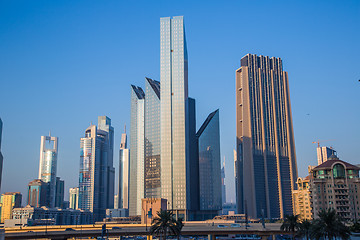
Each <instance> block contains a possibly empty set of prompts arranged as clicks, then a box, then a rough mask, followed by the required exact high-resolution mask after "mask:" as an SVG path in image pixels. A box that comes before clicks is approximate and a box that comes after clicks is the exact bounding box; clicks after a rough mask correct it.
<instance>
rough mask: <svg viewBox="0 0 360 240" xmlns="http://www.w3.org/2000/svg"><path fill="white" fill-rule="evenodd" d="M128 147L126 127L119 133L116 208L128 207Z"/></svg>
mask: <svg viewBox="0 0 360 240" xmlns="http://www.w3.org/2000/svg"><path fill="white" fill-rule="evenodd" d="M129 157H130V156H129V149H128V148H127V136H126V129H125V132H124V133H123V134H122V135H121V143H120V150H119V194H118V199H117V200H118V208H126V209H128V208H129V177H130V176H129V174H130V162H129V161H130V159H129Z"/></svg>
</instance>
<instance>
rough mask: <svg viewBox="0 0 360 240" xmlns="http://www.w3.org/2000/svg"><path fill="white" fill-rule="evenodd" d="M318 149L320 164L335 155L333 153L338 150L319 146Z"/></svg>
mask: <svg viewBox="0 0 360 240" xmlns="http://www.w3.org/2000/svg"><path fill="white" fill-rule="evenodd" d="M316 151H317V159H318V165H320V164H323V163H324V162H326V161H327V160H328V158H329V157H330V156H331V155H333V154H334V155H336V151H335V150H334V149H332V148H329V147H320V146H318V147H317V148H316Z"/></svg>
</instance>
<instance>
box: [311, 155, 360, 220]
mask: <svg viewBox="0 0 360 240" xmlns="http://www.w3.org/2000/svg"><path fill="white" fill-rule="evenodd" d="M359 170H360V168H359V167H357V166H354V165H352V164H350V163H347V162H344V161H342V160H340V159H339V158H338V157H337V156H335V155H332V156H330V157H329V158H328V160H327V161H326V162H324V163H322V164H320V165H319V166H317V167H315V168H313V169H312V170H311V171H310V196H311V205H312V214H313V218H314V219H316V218H317V217H318V213H319V211H321V210H324V209H328V208H332V209H335V210H336V212H337V214H338V215H340V216H341V217H342V218H343V219H344V220H347V221H349V220H355V219H357V218H359V216H360V204H359V199H360V178H359Z"/></svg>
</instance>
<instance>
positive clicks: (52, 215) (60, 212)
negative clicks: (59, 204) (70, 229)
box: [13, 205, 94, 225]
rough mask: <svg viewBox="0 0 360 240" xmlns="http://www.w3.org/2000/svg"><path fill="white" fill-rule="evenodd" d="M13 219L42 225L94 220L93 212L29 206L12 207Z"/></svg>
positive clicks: (83, 222)
mask: <svg viewBox="0 0 360 240" xmlns="http://www.w3.org/2000/svg"><path fill="white" fill-rule="evenodd" d="M13 219H20V220H21V222H22V223H26V224H27V225H42V223H45V222H46V224H48V222H51V223H53V224H54V225H75V224H78V225H80V224H91V223H93V222H94V219H93V214H92V212H90V211H83V210H75V209H61V208H47V207H41V208H36V207H31V206H29V205H28V206H26V207H23V208H14V210H13Z"/></svg>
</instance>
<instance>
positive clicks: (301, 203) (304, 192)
mask: <svg viewBox="0 0 360 240" xmlns="http://www.w3.org/2000/svg"><path fill="white" fill-rule="evenodd" d="M309 183H310V177H309V176H307V177H306V178H300V177H299V178H298V179H297V181H296V184H297V190H294V191H293V201H294V215H299V219H300V220H312V213H311V201H310V184H309Z"/></svg>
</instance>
